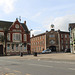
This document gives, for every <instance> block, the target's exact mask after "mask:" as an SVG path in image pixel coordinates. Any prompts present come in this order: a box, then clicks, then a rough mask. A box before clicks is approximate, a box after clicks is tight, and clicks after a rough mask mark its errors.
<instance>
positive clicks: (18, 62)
mask: <svg viewBox="0 0 75 75" xmlns="http://www.w3.org/2000/svg"><path fill="white" fill-rule="evenodd" d="M0 61H5V60H0ZM5 62H11V63H17V64H19V63H20V62H13V61H5Z"/></svg>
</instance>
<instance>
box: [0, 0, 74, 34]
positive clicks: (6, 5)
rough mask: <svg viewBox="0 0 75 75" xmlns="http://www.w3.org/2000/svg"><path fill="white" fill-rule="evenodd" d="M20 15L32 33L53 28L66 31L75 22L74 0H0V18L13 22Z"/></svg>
mask: <svg viewBox="0 0 75 75" xmlns="http://www.w3.org/2000/svg"><path fill="white" fill-rule="evenodd" d="M19 16H21V22H22V23H23V22H24V21H26V24H27V27H28V29H29V30H31V29H32V30H33V31H31V33H32V34H34V35H37V34H40V33H44V32H46V30H48V31H50V29H51V24H54V29H55V30H58V29H60V30H61V31H68V25H69V23H75V0H0V20H3V21H11V22H14V21H15V20H16V18H19Z"/></svg>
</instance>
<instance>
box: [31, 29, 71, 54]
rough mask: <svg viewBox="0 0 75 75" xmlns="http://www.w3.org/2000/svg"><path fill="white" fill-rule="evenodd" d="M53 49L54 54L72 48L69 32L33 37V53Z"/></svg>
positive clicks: (54, 32)
mask: <svg viewBox="0 0 75 75" xmlns="http://www.w3.org/2000/svg"><path fill="white" fill-rule="evenodd" d="M47 48H49V49H51V50H52V51H53V52H56V51H57V52H61V51H64V50H65V49H69V48H70V38H69V32H64V31H60V30H58V31H55V30H54V29H51V31H46V32H45V33H43V34H39V35H36V36H32V38H31V52H32V53H33V52H38V53H40V52H42V51H43V50H45V49H47Z"/></svg>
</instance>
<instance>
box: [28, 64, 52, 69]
mask: <svg viewBox="0 0 75 75" xmlns="http://www.w3.org/2000/svg"><path fill="white" fill-rule="evenodd" d="M28 65H33V66H42V67H50V68H51V67H53V66H48V65H39V64H28Z"/></svg>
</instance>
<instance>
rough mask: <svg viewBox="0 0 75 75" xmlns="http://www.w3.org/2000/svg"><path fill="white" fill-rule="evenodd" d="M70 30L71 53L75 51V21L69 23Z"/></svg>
mask: <svg viewBox="0 0 75 75" xmlns="http://www.w3.org/2000/svg"><path fill="white" fill-rule="evenodd" d="M69 31H70V49H71V53H75V23H70V24H69Z"/></svg>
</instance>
